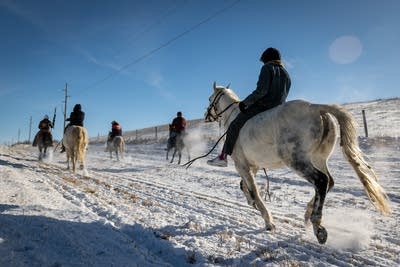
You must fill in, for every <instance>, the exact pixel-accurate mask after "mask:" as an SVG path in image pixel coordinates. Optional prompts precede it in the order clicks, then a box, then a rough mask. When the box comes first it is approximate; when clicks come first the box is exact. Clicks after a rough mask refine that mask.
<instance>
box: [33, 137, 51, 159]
mask: <svg viewBox="0 0 400 267" xmlns="http://www.w3.org/2000/svg"><path fill="white" fill-rule="evenodd" d="M32 145H33V146H37V147H38V149H39V160H43V159H45V158H47V157H48V152H47V148H48V147H51V146H53V136H52V135H51V132H50V131H43V130H40V131H39V132H38V133H37V134H36V136H35V138H34V140H33V144H32Z"/></svg>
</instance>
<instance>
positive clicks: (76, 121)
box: [67, 110, 85, 126]
mask: <svg viewBox="0 0 400 267" xmlns="http://www.w3.org/2000/svg"><path fill="white" fill-rule="evenodd" d="M84 119H85V112H83V111H81V110H74V111H72V112H71V114H70V115H69V118H68V119H67V121H69V124H70V125H77V126H83V121H84Z"/></svg>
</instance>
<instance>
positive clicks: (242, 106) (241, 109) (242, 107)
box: [239, 101, 247, 113]
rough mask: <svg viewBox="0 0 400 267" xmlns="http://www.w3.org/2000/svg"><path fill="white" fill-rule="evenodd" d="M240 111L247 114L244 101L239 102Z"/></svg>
mask: <svg viewBox="0 0 400 267" xmlns="http://www.w3.org/2000/svg"><path fill="white" fill-rule="evenodd" d="M239 109H240V112H242V113H245V112H246V109H247V105H246V104H245V103H243V101H242V102H239Z"/></svg>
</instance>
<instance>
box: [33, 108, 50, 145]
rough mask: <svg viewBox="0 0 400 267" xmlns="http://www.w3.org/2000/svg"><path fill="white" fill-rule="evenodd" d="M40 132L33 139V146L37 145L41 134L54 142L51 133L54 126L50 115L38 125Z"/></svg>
mask: <svg viewBox="0 0 400 267" xmlns="http://www.w3.org/2000/svg"><path fill="white" fill-rule="evenodd" d="M38 128H39V132H37V134H36V135H35V138H34V139H33V143H32V146H37V142H38V138H39V135H43V136H44V137H45V138H47V140H45V141H48V142H49V143H53V136H52V134H51V129H52V128H54V126H53V123H52V122H51V121H50V120H49V116H48V115H45V116H44V117H43V119H42V120H41V121H40V122H39V125H38Z"/></svg>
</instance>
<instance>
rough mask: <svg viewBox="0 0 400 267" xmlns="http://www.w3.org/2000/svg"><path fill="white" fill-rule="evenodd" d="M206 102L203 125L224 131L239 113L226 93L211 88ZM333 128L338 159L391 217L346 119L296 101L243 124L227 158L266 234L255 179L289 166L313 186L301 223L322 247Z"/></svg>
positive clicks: (333, 108)
mask: <svg viewBox="0 0 400 267" xmlns="http://www.w3.org/2000/svg"><path fill="white" fill-rule="evenodd" d="M209 101H210V105H209V107H208V110H207V112H206V114H205V120H206V122H213V121H221V122H222V123H223V125H224V126H225V128H226V129H227V128H228V126H229V124H230V122H231V121H232V120H233V119H234V118H235V117H236V116H237V114H238V113H239V112H240V111H239V108H238V103H239V98H238V97H237V95H236V94H235V93H234V92H233V91H232V90H231V89H228V88H225V87H221V86H218V87H217V86H216V85H215V83H214V92H213V94H212V95H211V96H210V98H209ZM337 124H338V127H339V129H340V138H341V141H340V145H341V147H342V151H343V154H344V155H345V157H346V158H347V160H348V162H349V163H350V164H351V166H352V167H353V169H354V170H355V172H356V173H357V175H358V178H359V179H360V181H361V183H362V184H363V186H364V191H365V193H366V195H367V196H368V197H369V199H370V200H371V202H372V203H373V205H374V206H375V207H376V208H377V209H378V210H379V211H380V212H381V213H383V214H384V215H388V214H390V212H391V209H390V206H389V203H388V198H387V195H386V193H385V191H384V189H383V188H382V187H381V186H380V185H379V184H378V182H377V180H378V179H377V176H376V175H375V172H374V170H373V169H372V168H371V167H370V166H369V165H368V164H367V163H366V162H365V160H364V158H363V153H362V151H361V150H360V148H359V146H358V142H357V135H356V129H355V122H354V119H353V117H352V116H351V114H350V113H349V112H347V111H346V110H345V109H344V108H343V107H341V106H338V105H318V104H311V103H308V102H305V101H302V100H295V101H290V102H287V103H285V104H283V105H280V106H278V107H275V108H273V109H271V110H268V111H265V112H263V113H260V114H257V115H256V116H254V117H253V118H251V119H250V120H248V121H247V122H246V124H245V125H244V126H243V128H242V129H241V131H240V134H239V137H238V139H237V141H236V144H235V147H234V150H233V153H232V155H231V157H232V159H233V160H234V162H235V167H236V170H237V171H238V173H239V175H240V176H241V178H242V181H241V189H242V191H243V192H244V194H245V196H246V198H247V202H248V203H249V205H252V206H253V207H254V208H256V209H257V210H259V211H260V213H261V216H262V217H263V219H264V221H265V224H266V229H267V230H273V229H275V226H274V224H273V220H272V216H271V214H270V212H269V211H268V210H267V208H266V207H265V204H264V202H263V200H262V199H261V197H260V194H259V192H258V189H257V186H256V183H255V180H254V176H255V175H256V173H257V171H258V170H259V169H261V168H279V167H283V166H288V167H289V168H291V169H292V170H293V171H295V172H296V173H297V174H298V175H300V176H302V177H303V178H305V179H306V180H307V181H308V182H310V183H311V184H312V185H313V187H314V189H315V195H314V197H313V198H312V199H311V200H310V202H309V203H308V205H307V209H306V212H305V216H304V219H305V222H306V223H308V222H309V221H310V220H311V223H312V225H313V230H314V235H315V236H316V238H317V239H318V242H319V243H321V244H323V243H325V242H326V240H327V238H328V233H327V231H326V230H325V228H324V227H323V226H322V225H321V220H322V208H323V205H324V201H325V196H326V194H327V193H328V191H329V190H330V189H331V188H332V187H333V185H334V181H333V178H332V176H331V174H330V173H329V170H328V166H327V160H328V158H329V157H330V155H331V153H332V150H333V148H334V146H335V142H336V139H337V137H338V132H337Z"/></svg>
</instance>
